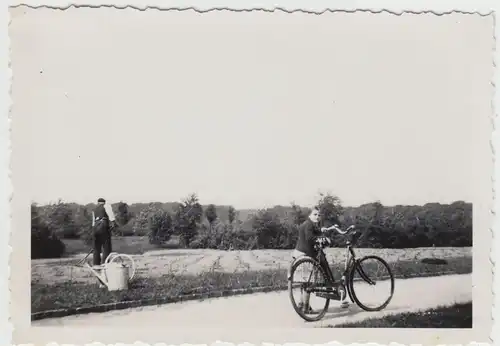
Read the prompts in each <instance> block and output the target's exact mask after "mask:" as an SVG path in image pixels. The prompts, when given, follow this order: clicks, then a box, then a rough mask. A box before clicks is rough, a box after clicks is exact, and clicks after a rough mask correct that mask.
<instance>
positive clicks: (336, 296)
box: [316, 292, 341, 300]
mask: <svg viewBox="0 0 500 346" xmlns="http://www.w3.org/2000/svg"><path fill="white" fill-rule="evenodd" d="M316 297H319V298H324V299H333V300H340V298H341V297H340V295H339V294H338V293H336V292H328V293H326V292H325V293H323V292H321V293H316Z"/></svg>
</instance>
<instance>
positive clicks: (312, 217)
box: [309, 207, 319, 223]
mask: <svg viewBox="0 0 500 346" xmlns="http://www.w3.org/2000/svg"><path fill="white" fill-rule="evenodd" d="M309 219H310V220H311V221H312V222H314V223H318V222H319V209H318V207H314V208H313V209H312V210H311V214H309Z"/></svg>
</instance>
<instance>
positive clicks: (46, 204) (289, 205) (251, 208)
mask: <svg viewBox="0 0 500 346" xmlns="http://www.w3.org/2000/svg"><path fill="white" fill-rule="evenodd" d="M340 201H341V203H340V204H341V205H342V207H344V208H359V207H361V206H364V205H368V204H373V203H377V202H379V203H380V204H382V206H384V207H396V206H406V207H413V206H425V205H427V204H440V205H451V204H454V203H457V202H463V203H466V204H473V203H472V202H469V201H465V200H460V199H459V200H454V201H449V202H443V201H441V202H425V203H422V204H415V203H413V204H401V203H399V204H384V203H383V202H381V201H380V200H374V201H371V202H365V203H361V204H358V205H343V204H342V199H340ZM58 202H61V203H66V204H78V205H89V204H97V199H96V201H94V202H87V203H80V202H75V201H68V200H66V201H65V200H63V199H62V198H59V199H57V200H55V201H52V200H50V201H48V202H44V203H39V202H36V201H31V205H33V204H36V205H38V206H48V205H51V204H55V203H58ZM120 202H121V203H126V204H127V205H128V206H131V205H134V204H151V203H161V204H168V203H171V204H176V203H177V204H181V203H182V202H181V201H167V202H162V201H149V202H142V201H139V202H127V201H126V200H124V199H120V200H117V201H116V202H111V203H109V201H108V200H106V204H110V205H113V204H117V203H120ZM199 203H200V205H202V206H207V205H210V204H213V205H215V206H218V207H230V206H232V207H233V208H235V209H236V210H255V209H270V208H275V207H291V206H292V204H295V205H297V206H299V207H302V208H309V207H308V206H304V205H302V204H300V203H296V202H294V201H291V202H289V203H287V204H274V205H273V206H268V207H263V206H261V207H243V208H239V207H236V206H235V205H234V204H224V203H222V204H218V203H203V202H201V201H199Z"/></svg>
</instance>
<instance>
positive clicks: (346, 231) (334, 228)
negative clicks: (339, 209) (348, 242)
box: [321, 225, 356, 234]
mask: <svg viewBox="0 0 500 346" xmlns="http://www.w3.org/2000/svg"><path fill="white" fill-rule="evenodd" d="M354 228H356V226H354V225H350V226H349V227H347V229H346V230H345V231H342V230H341V229H340V228H339V225H333V226H330V227H322V228H321V231H322V232H327V231H330V230H332V229H333V230H335V231H337V233H339V234H347V233H349V232H350V231H352V230H353V229H354Z"/></svg>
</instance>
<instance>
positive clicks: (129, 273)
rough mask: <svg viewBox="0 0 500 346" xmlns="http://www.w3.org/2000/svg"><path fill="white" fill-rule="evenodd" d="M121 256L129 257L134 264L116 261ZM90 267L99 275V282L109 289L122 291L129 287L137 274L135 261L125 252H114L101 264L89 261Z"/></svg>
mask: <svg viewBox="0 0 500 346" xmlns="http://www.w3.org/2000/svg"><path fill="white" fill-rule="evenodd" d="M121 257H127V258H128V259H130V260H131V262H132V265H131V266H127V265H125V264H124V263H119V262H118V261H116V260H117V259H119V258H121ZM87 266H88V268H89V269H90V270H91V271H92V273H93V274H94V275H95V276H96V277H97V279H98V280H99V282H100V283H101V284H103V285H105V286H106V287H107V288H108V290H109V291H122V290H127V289H128V288H129V282H130V281H131V280H132V278H133V277H134V274H135V263H134V261H133V260H132V258H131V257H130V256H128V255H125V254H118V253H117V252H112V253H110V254H109V256H108V257H107V258H106V260H105V261H104V264H102V265H100V266H91V265H90V264H88V263H87Z"/></svg>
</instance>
